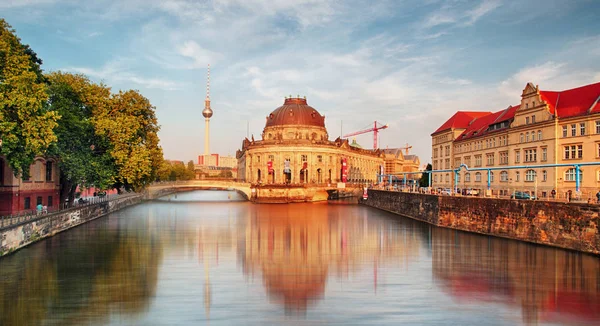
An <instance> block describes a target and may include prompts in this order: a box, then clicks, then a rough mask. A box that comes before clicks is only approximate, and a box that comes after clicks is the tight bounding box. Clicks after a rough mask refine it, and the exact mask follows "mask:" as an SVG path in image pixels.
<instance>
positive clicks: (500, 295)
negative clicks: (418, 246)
mask: <svg viewBox="0 0 600 326" xmlns="http://www.w3.org/2000/svg"><path fill="white" fill-rule="evenodd" d="M431 250H432V254H433V257H432V264H433V275H434V277H435V280H436V281H437V282H438V283H439V284H440V286H441V287H442V288H443V290H444V291H445V292H446V293H448V294H449V295H451V296H452V297H453V298H455V299H456V300H458V301H459V302H465V303H482V304H486V303H501V304H505V305H508V306H516V307H520V308H521V311H522V321H523V323H525V324H536V323H538V322H565V323H584V324H589V323H591V324H596V323H599V322H600V260H599V259H598V258H597V257H594V256H590V255H584V254H579V253H576V252H572V251H566V250H559V249H553V248H548V247H542V246H536V245H530V244H525V243H520V242H517V241H510V240H505V239H497V238H490V237H485V236H479V235H474V234H467V233H462V232H456V231H451V230H447V229H439V228H432V244H431Z"/></svg>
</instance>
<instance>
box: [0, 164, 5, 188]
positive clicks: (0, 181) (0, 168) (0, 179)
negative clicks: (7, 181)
mask: <svg viewBox="0 0 600 326" xmlns="http://www.w3.org/2000/svg"><path fill="white" fill-rule="evenodd" d="M3 184H4V160H3V159H1V158H0V185H3Z"/></svg>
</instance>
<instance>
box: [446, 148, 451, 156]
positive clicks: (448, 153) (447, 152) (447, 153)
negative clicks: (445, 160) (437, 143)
mask: <svg viewBox="0 0 600 326" xmlns="http://www.w3.org/2000/svg"><path fill="white" fill-rule="evenodd" d="M448 155H450V145H448V146H446V156H448Z"/></svg>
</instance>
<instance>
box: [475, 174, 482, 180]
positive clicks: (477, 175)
mask: <svg viewBox="0 0 600 326" xmlns="http://www.w3.org/2000/svg"><path fill="white" fill-rule="evenodd" d="M475 182H481V172H476V173H475Z"/></svg>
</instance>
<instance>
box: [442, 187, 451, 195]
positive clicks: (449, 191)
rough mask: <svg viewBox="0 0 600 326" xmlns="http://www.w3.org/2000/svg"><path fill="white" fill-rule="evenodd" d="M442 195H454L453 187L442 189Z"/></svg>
mask: <svg viewBox="0 0 600 326" xmlns="http://www.w3.org/2000/svg"><path fill="white" fill-rule="evenodd" d="M440 195H446V196H451V195H452V189H450V188H446V189H442V190H441V191H440Z"/></svg>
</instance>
